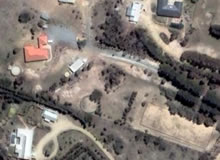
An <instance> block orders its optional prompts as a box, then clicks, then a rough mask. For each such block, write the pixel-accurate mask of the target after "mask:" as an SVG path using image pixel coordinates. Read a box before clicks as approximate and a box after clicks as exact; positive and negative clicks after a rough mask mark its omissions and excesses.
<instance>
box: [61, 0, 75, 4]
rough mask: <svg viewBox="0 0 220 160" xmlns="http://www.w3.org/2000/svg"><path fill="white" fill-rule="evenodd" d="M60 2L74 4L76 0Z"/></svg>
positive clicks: (62, 0)
mask: <svg viewBox="0 0 220 160" xmlns="http://www.w3.org/2000/svg"><path fill="white" fill-rule="evenodd" d="M58 2H60V3H70V4H74V3H75V0H58Z"/></svg>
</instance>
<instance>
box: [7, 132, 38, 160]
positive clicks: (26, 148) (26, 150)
mask: <svg viewBox="0 0 220 160" xmlns="http://www.w3.org/2000/svg"><path fill="white" fill-rule="evenodd" d="M33 136H34V130H33V129H21V128H18V129H17V130H16V132H15V133H12V135H11V146H15V153H16V154H17V157H18V158H19V159H31V158H32V143H33Z"/></svg>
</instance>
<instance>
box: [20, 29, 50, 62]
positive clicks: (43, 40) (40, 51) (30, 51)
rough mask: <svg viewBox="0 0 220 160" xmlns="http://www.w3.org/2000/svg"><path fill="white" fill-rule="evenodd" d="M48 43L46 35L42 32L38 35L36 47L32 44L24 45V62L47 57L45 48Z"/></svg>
mask: <svg viewBox="0 0 220 160" xmlns="http://www.w3.org/2000/svg"><path fill="white" fill-rule="evenodd" d="M47 44H48V37H47V35H46V34H45V33H42V34H41V35H40V36H39V37H38V48H36V47H35V46H33V45H26V46H24V59H25V62H33V61H42V60H47V59H48V58H49V50H48V49H47V48H45V45H47Z"/></svg>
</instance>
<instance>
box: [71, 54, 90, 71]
mask: <svg viewBox="0 0 220 160" xmlns="http://www.w3.org/2000/svg"><path fill="white" fill-rule="evenodd" d="M86 62H87V59H81V58H78V59H77V60H76V61H74V62H73V63H72V64H71V65H70V66H69V69H70V71H71V72H72V73H76V72H77V71H78V70H80V69H82V68H83V66H84V65H85V63H86Z"/></svg>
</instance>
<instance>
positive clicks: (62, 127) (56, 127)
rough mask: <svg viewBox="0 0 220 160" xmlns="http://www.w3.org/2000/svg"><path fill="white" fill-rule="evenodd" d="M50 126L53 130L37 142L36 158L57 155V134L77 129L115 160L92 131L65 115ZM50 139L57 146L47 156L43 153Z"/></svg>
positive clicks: (39, 159) (47, 159) (111, 159)
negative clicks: (74, 122)
mask: <svg viewBox="0 0 220 160" xmlns="http://www.w3.org/2000/svg"><path fill="white" fill-rule="evenodd" d="M50 127H51V131H50V132H49V133H47V134H46V135H45V136H44V137H42V139H41V140H40V141H39V143H38V144H37V146H36V147H35V149H34V158H36V160H49V159H51V158H53V157H55V156H56V153H57V151H58V148H59V144H58V142H57V136H58V135H59V134H61V133H62V132H65V131H68V130H76V131H79V132H81V133H83V134H84V135H86V136H87V137H89V138H90V139H91V140H92V141H93V142H94V143H95V144H96V145H97V146H98V147H99V148H100V150H101V151H102V152H103V153H104V154H105V155H106V157H108V158H109V160H115V159H114V157H113V156H112V155H111V153H109V152H108V151H107V150H106V149H105V148H104V146H103V145H102V144H101V143H100V142H99V141H97V139H96V138H95V137H94V136H93V135H92V134H91V133H90V132H88V131H87V130H85V129H83V128H81V127H79V126H77V125H75V124H73V123H72V122H71V121H70V120H69V119H68V118H66V117H65V116H63V115H59V118H58V121H57V122H55V123H53V124H51V126H50ZM50 141H53V142H54V144H55V145H54V146H55V147H54V151H53V152H52V154H51V155H50V157H49V158H46V157H45V156H44V154H43V148H44V146H45V145H46V144H48V143H49V142H50Z"/></svg>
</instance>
